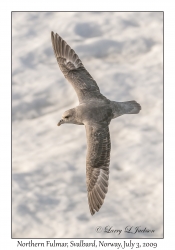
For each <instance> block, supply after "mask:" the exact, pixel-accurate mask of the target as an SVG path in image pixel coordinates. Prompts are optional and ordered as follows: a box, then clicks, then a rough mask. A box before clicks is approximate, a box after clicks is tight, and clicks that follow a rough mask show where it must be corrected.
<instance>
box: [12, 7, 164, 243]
mask: <svg viewBox="0 0 175 250" xmlns="http://www.w3.org/2000/svg"><path fill="white" fill-rule="evenodd" d="M13 12H162V13H163V237H162V238H13V237H12V13H13ZM164 219H165V217H164V11H11V239H12V240H18V239H41V240H44V239H55V240H56V239H58V240H59V239H65V240H66V239H95V240H98V239H104V240H105V239H125V240H130V239H131V240H135V239H136V240H142V239H143V240H144V239H148V240H149V239H150V240H151V239H156V240H162V239H164V225H165V224H164Z"/></svg>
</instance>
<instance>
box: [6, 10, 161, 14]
mask: <svg viewBox="0 0 175 250" xmlns="http://www.w3.org/2000/svg"><path fill="white" fill-rule="evenodd" d="M11 12H53V13H57V12H164V11H162V10H152V11H151V10H141V11H139V10H133V11H130V10H121V11H114V10H109V11H96V10H88V11H85V10H84V11H80V10H77V11H70V10H68V11H66V10H62V11H55V10H54V11H52V10H46V11H44V10H40V11H38V10H27V11H25V10H19V11H17V10H12V11H11Z"/></svg>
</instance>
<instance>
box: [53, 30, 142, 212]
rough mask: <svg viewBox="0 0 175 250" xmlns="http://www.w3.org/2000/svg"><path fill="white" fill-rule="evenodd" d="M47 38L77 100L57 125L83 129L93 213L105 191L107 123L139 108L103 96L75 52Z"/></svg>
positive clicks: (55, 38)
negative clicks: (84, 129)
mask: <svg viewBox="0 0 175 250" xmlns="http://www.w3.org/2000/svg"><path fill="white" fill-rule="evenodd" d="M51 39H52V45H53V50H54V53H55V56H56V59H57V62H58V65H59V67H60V69H61V71H62V72H63V74H64V76H65V78H66V79H67V80H68V81H69V82H70V83H71V84H72V86H73V88H74V89H75V91H76V93H77V96H78V99H79V105H78V106H77V107H75V108H73V109H70V110H67V111H65V112H64V114H63V117H62V119H61V120H60V122H59V123H58V125H61V124H63V123H72V124H77V125H85V128H86V137H87V155H86V184H87V192H88V202H89V209H90V212H91V214H92V215H93V214H94V213H95V211H99V209H100V207H101V206H102V204H103V201H104V198H105V195H106V193H107V190H108V179H109V163H110V150H111V142H110V133H109V127H108V125H109V124H110V122H111V120H112V119H114V118H116V117H118V116H121V115H123V114H137V113H139V111H140V109H141V107H140V105H139V104H138V103H137V102H136V101H128V102H115V101H110V100H109V99H107V98H106V97H105V96H103V95H102V94H101V93H100V90H99V87H98V85H97V83H96V82H95V80H94V79H93V78H92V76H91V75H90V74H89V72H88V71H87V70H86V69H85V67H84V66H83V64H82V62H81V60H80V59H79V57H78V56H77V54H76V53H75V51H74V50H72V49H71V47H70V46H69V45H68V44H67V43H66V42H65V41H64V40H63V39H62V38H61V37H60V36H59V35H58V34H54V33H53V32H52V33H51Z"/></svg>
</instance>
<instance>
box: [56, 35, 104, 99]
mask: <svg viewBox="0 0 175 250" xmlns="http://www.w3.org/2000/svg"><path fill="white" fill-rule="evenodd" d="M51 40H52V45H53V50H54V53H55V57H56V59H57V62H58V65H59V67H60V69H61V71H62V72H63V74H64V76H65V78H66V79H67V80H68V81H69V82H70V83H71V84H72V86H73V87H74V89H75V91H76V93H77V95H78V99H79V102H80V103H83V102H86V101H88V100H91V99H101V100H105V101H108V99H107V98H106V97H104V96H103V95H102V94H101V93H100V90H99V87H98V85H97V83H96V82H95V80H94V79H93V78H92V76H91V75H90V74H89V72H88V71H87V70H86V69H85V67H84V65H83V63H82V62H81V60H80V59H79V57H78V55H77V54H76V53H75V51H74V50H73V49H71V47H70V46H69V45H68V44H67V43H66V42H65V41H64V40H63V39H62V38H61V37H60V36H59V35H58V34H54V32H53V31H52V32H51Z"/></svg>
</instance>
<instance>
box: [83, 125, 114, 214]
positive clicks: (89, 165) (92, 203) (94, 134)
mask: <svg viewBox="0 0 175 250" xmlns="http://www.w3.org/2000/svg"><path fill="white" fill-rule="evenodd" d="M85 127H86V136H87V157H86V184H87V192H88V203H89V209H90V212H91V214H92V215H93V214H94V213H95V212H96V211H97V212H98V211H99V209H100V208H101V206H102V204H103V202H104V199H105V195H106V193H107V191H108V179H109V163H110V150H111V142H110V134H109V128H108V126H103V127H101V126H99V125H94V126H92V125H85Z"/></svg>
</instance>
